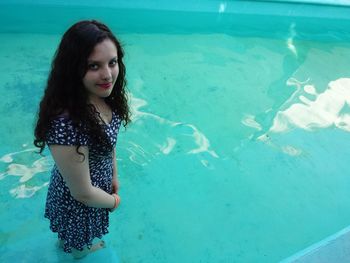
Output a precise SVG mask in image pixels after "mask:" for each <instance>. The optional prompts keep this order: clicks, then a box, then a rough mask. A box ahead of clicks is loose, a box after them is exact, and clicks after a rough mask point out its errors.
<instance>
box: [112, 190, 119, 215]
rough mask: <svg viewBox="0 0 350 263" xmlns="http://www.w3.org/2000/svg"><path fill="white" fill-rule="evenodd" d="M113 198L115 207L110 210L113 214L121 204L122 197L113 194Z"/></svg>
mask: <svg viewBox="0 0 350 263" xmlns="http://www.w3.org/2000/svg"><path fill="white" fill-rule="evenodd" d="M112 196H113V198H114V205H113V207H112V208H111V209H110V211H111V212H112V211H114V210H115V209H116V208H117V207H118V206H119V203H120V197H119V195H117V194H114V193H113V194H112Z"/></svg>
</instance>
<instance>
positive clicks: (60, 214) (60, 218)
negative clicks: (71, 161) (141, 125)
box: [44, 112, 121, 253]
mask: <svg viewBox="0 0 350 263" xmlns="http://www.w3.org/2000/svg"><path fill="white" fill-rule="evenodd" d="M120 123H121V120H120V119H119V118H118V116H117V115H116V113H114V112H113V117H112V121H111V123H110V124H102V127H103V129H104V131H105V132H106V134H107V135H108V139H109V142H110V144H111V145H112V146H113V148H114V147H115V145H116V140H117V134H118V131H119V127H120ZM47 144H48V145H52V144H57V145H81V146H88V148H89V168H90V177H91V182H92V185H93V186H95V187H98V188H101V189H102V190H104V191H106V192H107V193H112V176H113V152H112V151H106V149H102V147H99V145H93V144H91V143H90V140H89V138H88V136H87V135H86V134H83V133H81V132H80V130H79V127H76V126H75V125H73V123H72V121H71V120H70V119H69V118H68V117H67V116H60V117H57V118H56V119H55V120H53V121H52V122H51V127H50V130H49V132H48V139H47ZM44 216H45V217H46V218H48V219H49V220H50V229H51V230H52V231H53V232H57V233H58V238H60V239H61V240H63V241H64V246H63V249H64V251H65V252H68V253H70V252H72V248H75V249H77V250H80V251H81V250H83V248H84V246H87V247H88V248H90V247H91V246H92V241H93V239H94V238H96V237H97V238H102V236H103V235H105V234H107V233H108V226H109V211H108V209H105V208H93V207H88V206H86V205H84V204H82V203H80V202H78V201H76V200H75V199H74V198H73V197H72V196H71V194H70V191H69V189H68V187H67V186H66V184H65V182H64V181H63V178H62V175H61V174H60V172H59V170H58V168H57V166H56V165H54V167H53V169H52V172H51V179H50V184H49V188H48V192H47V198H46V207H45V215H44Z"/></svg>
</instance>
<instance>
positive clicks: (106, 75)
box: [101, 68, 112, 80]
mask: <svg viewBox="0 0 350 263" xmlns="http://www.w3.org/2000/svg"><path fill="white" fill-rule="evenodd" d="M101 78H102V79H103V80H111V79H112V72H111V70H110V69H109V68H104V69H102V71H101Z"/></svg>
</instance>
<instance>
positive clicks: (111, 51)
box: [83, 39, 119, 101]
mask: <svg viewBox="0 0 350 263" xmlns="http://www.w3.org/2000/svg"><path fill="white" fill-rule="evenodd" d="M118 74H119V66H118V53H117V48H116V46H115V44H114V43H113V42H112V41H111V40H110V39H105V40H104V41H102V42H101V43H98V44H97V45H96V46H95V48H94V50H93V51H92V53H91V55H90V56H89V58H88V70H87V72H86V74H85V76H84V77H83V84H84V86H85V88H86V89H87V91H88V93H89V99H90V101H91V100H94V99H99V98H106V97H108V96H109V95H110V94H111V92H112V90H113V87H114V84H115V82H116V80H117V77H118Z"/></svg>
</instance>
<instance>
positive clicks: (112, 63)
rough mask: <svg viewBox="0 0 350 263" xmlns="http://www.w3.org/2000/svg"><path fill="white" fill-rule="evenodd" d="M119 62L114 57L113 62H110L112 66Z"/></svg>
mask: <svg viewBox="0 0 350 263" xmlns="http://www.w3.org/2000/svg"><path fill="white" fill-rule="evenodd" d="M117 63H118V61H117V60H116V59H114V60H112V61H111V62H109V64H110V65H111V66H115V65H117Z"/></svg>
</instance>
